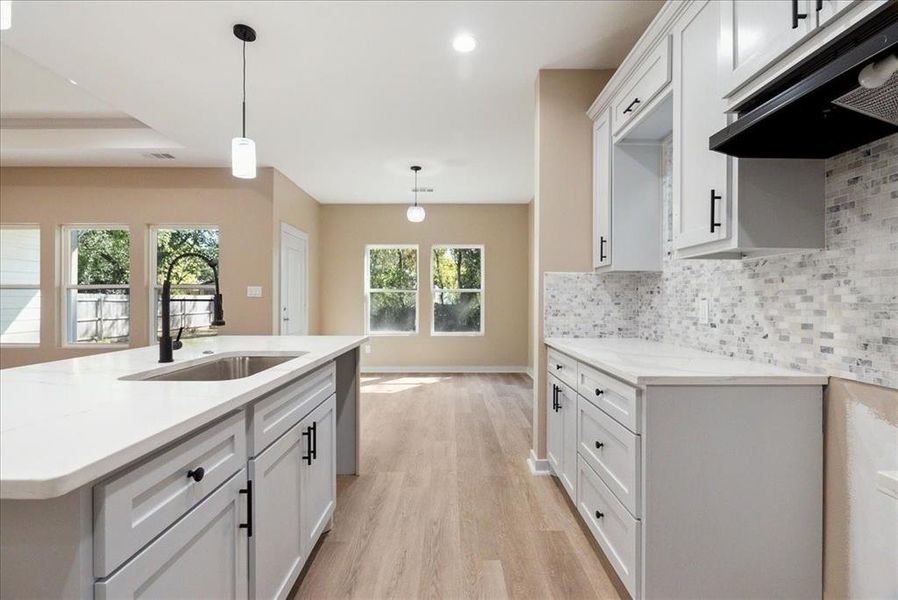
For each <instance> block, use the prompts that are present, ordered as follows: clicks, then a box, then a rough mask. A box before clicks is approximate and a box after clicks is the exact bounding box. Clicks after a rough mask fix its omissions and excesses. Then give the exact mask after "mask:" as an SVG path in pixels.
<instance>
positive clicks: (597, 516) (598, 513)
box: [596, 511, 605, 519]
mask: <svg viewBox="0 0 898 600" xmlns="http://www.w3.org/2000/svg"><path fill="white" fill-rule="evenodd" d="M604 516H605V513H603V512H599V511H596V518H597V519H601V518H602V517H604Z"/></svg>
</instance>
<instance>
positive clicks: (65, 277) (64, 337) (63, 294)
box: [59, 223, 133, 348]
mask: <svg viewBox="0 0 898 600" xmlns="http://www.w3.org/2000/svg"><path fill="white" fill-rule="evenodd" d="M79 230H106V231H108V230H118V231H127V232H128V283H127V284H116V285H103V284H92V285H77V284H73V283H70V282H71V281H72V232H73V231H79ZM60 234H61V236H62V243H61V244H60V245H59V247H60V250H61V252H60V254H61V259H60V261H59V266H60V269H61V270H62V285H60V286H59V288H60V302H59V312H60V315H59V316H60V320H59V323H60V325H61V327H60V328H59V329H60V331H59V336H60V346H62V347H63V348H128V347H129V346H130V345H131V339H132V335H131V334H132V331H131V291H132V290H131V278H132V275H133V273H132V272H131V271H132V270H131V268H130V267H131V265H130V263H131V240H132V238H131V229H130V228H129V227H128V226H127V225H122V224H121V223H79V224H70V225H63V226H62V227H61V228H60ZM69 290H128V341H127V342H114V343H111V344H109V343H100V342H77V341H76V342H70V341H69V336H68V331H69V314H68V312H69V311H68V294H69Z"/></svg>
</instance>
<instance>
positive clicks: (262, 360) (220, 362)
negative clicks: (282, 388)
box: [123, 352, 306, 381]
mask: <svg viewBox="0 0 898 600" xmlns="http://www.w3.org/2000/svg"><path fill="white" fill-rule="evenodd" d="M303 354H306V352H294V353H291V354H286V355H275V356H271V355H255V354H243V355H238V356H222V357H220V358H215V359H211V360H206V361H203V362H201V363H198V364H193V365H190V366H187V367H183V368H180V369H175V370H173V371H166V372H164V373H159V374H155V373H156V371H149V372H146V373H138V374H137V375H131V376H129V377H125V378H123V379H130V380H138V381H227V380H229V379H243V378H244V377H249V376H250V375H255V374H256V373H261V372H262V371H265V370H266V369H270V368H271V367H276V366H278V365H280V364H283V363H285V362H287V361H288V360H293V359H294V358H297V357H299V356H302V355H303Z"/></svg>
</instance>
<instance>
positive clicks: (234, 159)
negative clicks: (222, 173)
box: [231, 23, 256, 179]
mask: <svg viewBox="0 0 898 600" xmlns="http://www.w3.org/2000/svg"><path fill="white" fill-rule="evenodd" d="M234 35H235V36H236V37H237V39H238V40H240V41H242V42H243V133H242V136H243V137H235V138H234V139H232V140H231V174H233V175H234V177H239V178H240V179H255V178H256V142H254V141H252V140H251V139H249V138H248V137H246V43H247V42H254V41H256V30H255V29H253V28H252V27H250V26H249V25H244V24H242V23H238V24H237V25H234Z"/></svg>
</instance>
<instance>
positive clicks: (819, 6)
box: [817, 0, 823, 12]
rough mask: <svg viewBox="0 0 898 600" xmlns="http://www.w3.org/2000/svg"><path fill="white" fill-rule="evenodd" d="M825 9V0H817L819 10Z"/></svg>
mask: <svg viewBox="0 0 898 600" xmlns="http://www.w3.org/2000/svg"><path fill="white" fill-rule="evenodd" d="M821 10H823V0H817V12H820V11H821Z"/></svg>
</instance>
